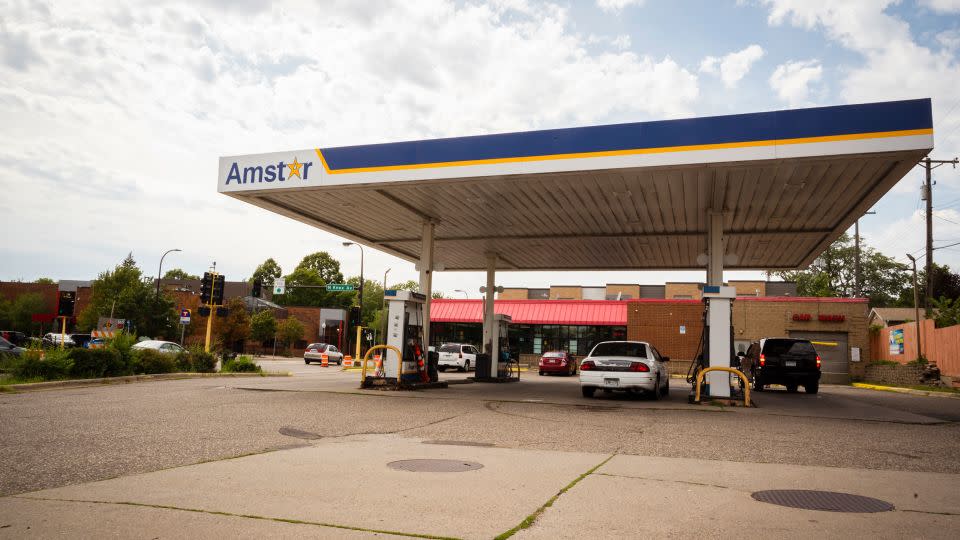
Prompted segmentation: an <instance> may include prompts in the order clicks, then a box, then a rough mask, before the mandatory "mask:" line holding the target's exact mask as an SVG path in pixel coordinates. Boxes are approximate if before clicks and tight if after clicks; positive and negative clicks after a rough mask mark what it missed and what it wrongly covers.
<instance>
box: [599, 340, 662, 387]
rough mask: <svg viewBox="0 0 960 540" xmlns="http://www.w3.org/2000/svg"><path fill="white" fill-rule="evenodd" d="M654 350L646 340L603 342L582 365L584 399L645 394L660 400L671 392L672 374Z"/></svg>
mask: <svg viewBox="0 0 960 540" xmlns="http://www.w3.org/2000/svg"><path fill="white" fill-rule="evenodd" d="M669 360H670V358H669V357H667V356H662V355H661V354H660V353H659V352H658V351H657V349H656V348H655V347H653V346H652V345H650V344H649V343H646V342H643V341H603V342H601V343H597V345H596V346H595V347H594V348H593V350H592V351H590V355H589V356H587V357H586V358H584V359H583V361H582V362H581V363H580V390H581V392H582V393H583V397H593V394H594V392H596V391H597V390H603V391H604V392H613V391H620V392H630V393H644V394H647V395H649V396H650V397H651V398H653V399H660V398H661V397H663V396H665V395H667V394H668V393H669V391H670V372H669V371H668V370H667V366H666V362H668V361H669Z"/></svg>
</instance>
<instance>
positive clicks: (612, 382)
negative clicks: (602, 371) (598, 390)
mask: <svg viewBox="0 0 960 540" xmlns="http://www.w3.org/2000/svg"><path fill="white" fill-rule="evenodd" d="M603 385H604V386H620V379H604V380H603Z"/></svg>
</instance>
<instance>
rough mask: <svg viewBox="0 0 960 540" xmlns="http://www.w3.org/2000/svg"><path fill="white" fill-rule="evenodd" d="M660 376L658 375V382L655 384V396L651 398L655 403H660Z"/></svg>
mask: <svg viewBox="0 0 960 540" xmlns="http://www.w3.org/2000/svg"><path fill="white" fill-rule="evenodd" d="M660 391H661V389H660V376H659V375H657V382H655V383H654V384H653V395H652V396H650V399H652V400H654V401H660Z"/></svg>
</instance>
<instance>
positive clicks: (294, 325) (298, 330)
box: [277, 317, 303, 350]
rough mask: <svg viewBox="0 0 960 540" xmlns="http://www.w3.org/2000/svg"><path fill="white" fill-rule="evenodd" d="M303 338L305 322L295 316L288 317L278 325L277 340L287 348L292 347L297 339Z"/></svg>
mask: <svg viewBox="0 0 960 540" xmlns="http://www.w3.org/2000/svg"><path fill="white" fill-rule="evenodd" d="M300 339H303V324H301V323H300V321H298V320H297V319H296V318H294V317H287V318H286V319H284V320H282V321H280V324H278V325H277V341H279V342H280V343H281V344H282V345H283V347H284V348H285V349H288V350H289V348H290V346H291V345H293V344H294V343H296V342H297V340H300Z"/></svg>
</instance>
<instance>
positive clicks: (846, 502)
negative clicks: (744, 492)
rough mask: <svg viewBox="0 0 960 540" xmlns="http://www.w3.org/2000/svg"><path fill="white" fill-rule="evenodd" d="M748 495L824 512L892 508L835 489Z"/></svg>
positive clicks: (871, 499) (768, 491)
mask: <svg viewBox="0 0 960 540" xmlns="http://www.w3.org/2000/svg"><path fill="white" fill-rule="evenodd" d="M750 496H751V497H753V498H754V499H755V500H758V501H760V502H765V503H770V504H777V505H780V506H788V507H790V508H801V509H804V510H823V511H825V512H858V513H873V512H889V511H890V510H893V509H894V506H893V505H892V504H890V503H888V502H886V501H881V500H880V499H874V498H873V497H864V496H862V495H851V494H849V493H837V492H835V491H813V490H807V489H771V490H767V491H757V492H756V493H753V494H751V495H750Z"/></svg>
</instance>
